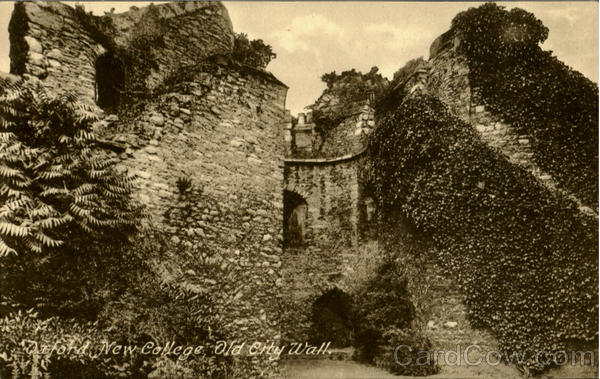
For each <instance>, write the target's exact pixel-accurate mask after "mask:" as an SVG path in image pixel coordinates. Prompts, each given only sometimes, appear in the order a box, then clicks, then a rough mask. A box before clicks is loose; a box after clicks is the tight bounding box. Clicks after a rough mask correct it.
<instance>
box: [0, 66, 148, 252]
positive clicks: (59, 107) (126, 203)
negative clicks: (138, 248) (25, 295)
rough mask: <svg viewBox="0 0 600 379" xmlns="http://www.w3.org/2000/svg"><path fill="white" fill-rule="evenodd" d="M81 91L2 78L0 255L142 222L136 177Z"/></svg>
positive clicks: (37, 249) (57, 243) (37, 248)
mask: <svg viewBox="0 0 600 379" xmlns="http://www.w3.org/2000/svg"><path fill="white" fill-rule="evenodd" d="M97 119H98V118H97V115H96V114H95V113H94V112H93V109H92V108H91V107H90V106H87V105H85V104H82V103H80V102H78V101H77V98H76V96H75V95H72V94H68V93H67V94H60V95H56V96H51V95H49V94H48V93H47V92H45V90H44V89H42V88H41V87H40V86H39V85H33V84H30V83H25V82H23V81H22V80H11V79H9V78H0V256H6V255H9V254H21V253H26V252H42V250H43V249H45V248H56V247H59V246H62V245H64V244H65V242H66V241H68V240H71V239H78V238H84V239H88V238H92V239H93V238H94V237H99V236H101V235H105V236H106V235H107V233H108V234H110V233H112V232H114V231H116V230H124V228H125V229H128V228H135V222H136V219H137V216H138V215H139V212H138V210H137V209H135V208H134V207H133V206H132V205H131V204H130V197H129V195H130V193H131V191H132V178H131V177H129V176H126V175H124V174H121V173H119V172H117V171H116V169H115V161H114V160H112V159H111V158H110V157H109V156H108V155H107V154H106V153H105V152H104V151H102V150H101V149H99V148H96V143H97V137H96V136H95V134H94V133H93V131H92V124H93V123H94V122H95V121H96V120H97Z"/></svg>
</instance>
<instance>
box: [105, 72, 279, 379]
mask: <svg viewBox="0 0 600 379" xmlns="http://www.w3.org/2000/svg"><path fill="white" fill-rule="evenodd" d="M286 93H287V87H285V86H284V85H282V84H281V83H280V82H278V81H277V80H276V79H274V78H272V77H269V76H268V75H266V74H265V73H263V72H258V71H252V70H249V69H240V67H235V66H229V65H218V66H217V67H215V70H212V71H211V72H200V73H198V74H196V75H195V77H194V79H193V80H192V81H190V82H186V83H179V84H178V85H177V86H176V88H174V89H173V92H169V93H165V94H163V95H161V96H160V97H158V98H156V99H152V101H150V102H148V103H147V104H146V105H145V109H144V110H143V112H141V114H140V115H139V116H138V117H136V118H134V119H133V120H118V119H116V116H111V117H109V118H108V119H107V120H106V121H104V125H103V126H102V131H103V134H104V135H105V136H106V137H107V138H110V143H112V144H114V145H115V146H120V147H121V150H122V151H120V152H118V153H116V154H118V156H119V158H120V159H121V163H120V166H121V167H123V168H126V169H128V171H129V172H130V173H131V174H135V175H136V176H137V178H138V179H137V181H136V186H137V187H138V190H137V191H136V194H135V195H136V196H137V198H138V199H139V200H141V202H142V203H143V204H145V205H147V207H148V210H149V211H150V214H151V219H150V220H149V221H148V223H149V225H151V226H152V227H153V228H156V229H158V230H162V231H164V232H165V233H168V235H169V236H170V239H171V243H172V244H173V245H174V246H178V250H177V252H175V253H176V254H179V255H180V257H179V258H180V259H178V260H179V261H181V260H182V259H181V256H183V258H184V259H183V261H184V262H186V263H185V264H184V266H183V267H173V265H172V264H170V263H169V262H157V269H158V270H159V271H161V272H163V279H165V280H167V281H170V282H174V283H175V284H177V285H181V284H182V283H183V284H185V285H186V286H187V287H188V289H190V290H192V291H197V292H202V293H204V292H207V293H210V294H211V295H213V296H215V297H216V298H217V306H218V307H219V309H218V310H217V312H218V314H220V315H221V316H222V317H223V319H224V323H225V328H224V329H223V330H219V331H218V332H220V333H222V334H223V335H224V336H225V337H226V338H227V339H228V340H229V341H234V340H236V341H238V342H241V341H248V342H250V343H251V342H253V341H264V342H268V341H274V342H275V343H276V344H277V343H278V339H279V334H280V305H279V301H280V293H281V289H280V287H281V285H282V280H281V275H280V272H279V268H280V266H281V243H282V236H281V225H282V212H283V206H282V183H283V175H282V174H283V170H282V156H283V145H282V143H281V141H282V140H283V133H282V129H281V123H282V122H283V120H284V113H285V111H284V106H285V97H286ZM181 178H186V179H189V180H190V182H191V185H192V187H191V189H189V190H187V191H185V192H184V193H183V194H181V193H180V191H179V189H178V186H177V180H178V179H181ZM207 265H208V267H211V268H212V269H211V270H208V271H206V267H207ZM203 270H204V271H203ZM267 358H268V357H253V358H248V357H246V358H244V357H242V358H240V359H242V360H245V361H244V362H245V364H247V365H248V366H247V369H248V375H249V376H251V374H252V373H255V374H256V373H258V374H260V372H262V370H269V367H270V366H272V365H275V364H276V362H275V361H268V359H267Z"/></svg>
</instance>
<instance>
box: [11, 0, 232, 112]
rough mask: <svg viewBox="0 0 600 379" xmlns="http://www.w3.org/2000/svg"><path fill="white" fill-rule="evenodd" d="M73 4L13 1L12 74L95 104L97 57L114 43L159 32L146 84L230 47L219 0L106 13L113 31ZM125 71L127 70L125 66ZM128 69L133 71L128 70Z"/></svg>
mask: <svg viewBox="0 0 600 379" xmlns="http://www.w3.org/2000/svg"><path fill="white" fill-rule="evenodd" d="M92 18H93V16H88V15H83V16H82V12H78V11H76V10H75V8H73V7H71V6H69V5H66V4H62V3H58V2H16V3H15V10H14V12H13V16H12V19H11V22H10V25H9V32H10V43H11V48H10V56H11V73H13V74H17V75H25V76H27V75H32V76H35V77H37V78H39V79H42V84H43V85H44V86H45V87H47V88H49V89H51V90H57V89H60V90H61V91H66V90H69V91H73V92H75V93H76V94H78V95H80V99H81V100H83V101H86V102H88V103H93V100H94V97H95V78H96V72H95V63H96V59H97V58H98V57H99V56H100V55H101V54H103V53H104V52H106V51H107V49H108V48H110V47H109V46H107V42H106V41H113V42H114V46H113V47H120V48H124V49H127V48H128V46H129V44H131V43H132V41H134V40H135V39H136V38H138V37H140V36H144V35H146V36H148V35H150V36H158V37H160V39H161V41H162V42H161V44H160V45H159V46H157V45H154V46H147V48H148V49H152V50H153V51H155V53H156V54H155V55H156V56H157V58H158V61H157V65H158V68H157V69H154V70H153V72H152V73H151V74H150V76H149V77H148V79H147V80H148V86H149V88H152V87H154V86H155V85H156V84H158V83H160V82H161V80H162V79H164V78H165V77H166V76H168V75H169V74H170V73H171V72H173V71H174V70H176V69H178V68H180V67H182V66H185V65H190V64H193V63H195V62H197V61H199V60H201V59H203V58H206V57H208V56H211V55H214V54H225V53H228V52H230V51H231V49H232V47H233V30H232V26H231V21H230V19H229V15H228V13H227V10H226V9H225V7H224V6H223V5H222V4H221V3H219V2H212V1H210V2H209V1H205V2H174V3H169V4H163V5H158V6H150V7H145V8H142V9H137V8H135V7H133V8H132V10H130V11H129V12H125V13H122V14H111V15H108V16H106V18H108V19H109V20H110V22H112V24H113V27H112V30H109V31H104V34H103V33H101V32H102V31H100V32H99V31H98V30H97V29H96V30H95V29H94V28H91V27H90V26H89V23H88V22H87V21H85V20H88V21H89V20H90V19H92ZM126 71H128V70H126ZM129 71H131V70H129Z"/></svg>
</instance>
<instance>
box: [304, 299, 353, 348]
mask: <svg viewBox="0 0 600 379" xmlns="http://www.w3.org/2000/svg"><path fill="white" fill-rule="evenodd" d="M352 313H353V310H352V299H351V297H350V295H348V294H346V293H345V292H344V291H342V290H340V289H338V288H334V289H332V290H329V291H327V292H325V293H324V294H323V295H322V296H321V297H319V298H318V299H317V300H316V301H315V302H314V303H313V306H312V332H311V337H312V338H311V339H312V342H313V343H316V344H320V343H322V342H323V341H330V342H331V345H332V346H333V347H346V346H349V345H350V344H351V343H352Z"/></svg>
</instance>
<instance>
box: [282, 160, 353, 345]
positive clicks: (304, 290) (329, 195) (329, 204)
mask: <svg viewBox="0 0 600 379" xmlns="http://www.w3.org/2000/svg"><path fill="white" fill-rule="evenodd" d="M361 160H362V156H360V155H359V156H355V157H352V156H349V158H345V159H344V158H341V159H338V160H329V161H328V160H325V159H323V160H321V161H320V162H313V161H308V162H307V161H300V160H297V161H291V160H286V163H285V173H284V177H285V190H286V191H291V192H294V193H297V194H299V195H300V196H302V197H303V198H304V199H305V200H306V203H307V205H308V217H307V219H306V224H305V225H306V228H305V240H304V244H303V246H299V247H298V246H297V247H285V248H284V255H283V260H282V268H281V270H282V271H281V272H282V276H283V282H284V284H283V289H282V291H283V298H284V305H285V307H284V312H283V320H284V325H285V328H284V330H283V336H284V338H286V339H287V341H298V340H300V341H304V340H307V339H308V338H309V337H310V325H311V324H310V317H311V309H312V304H313V303H314V302H315V300H316V299H317V298H318V297H319V296H321V295H323V294H324V293H325V292H326V291H328V290H331V289H333V288H335V287H337V288H340V289H342V290H346V288H347V281H348V280H351V275H352V263H351V262H352V259H353V257H354V256H355V255H356V254H357V251H358V247H359V244H360V243H361V233H360V232H361V230H360V227H359V225H360V223H361V222H364V215H365V209H364V208H365V200H364V196H363V193H362V186H361V170H360V168H361Z"/></svg>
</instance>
